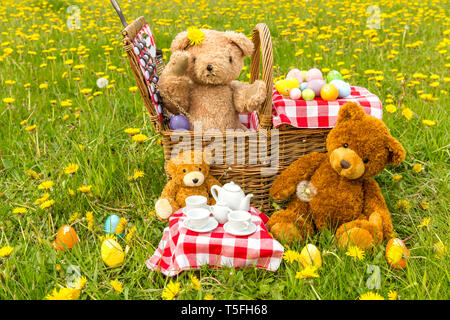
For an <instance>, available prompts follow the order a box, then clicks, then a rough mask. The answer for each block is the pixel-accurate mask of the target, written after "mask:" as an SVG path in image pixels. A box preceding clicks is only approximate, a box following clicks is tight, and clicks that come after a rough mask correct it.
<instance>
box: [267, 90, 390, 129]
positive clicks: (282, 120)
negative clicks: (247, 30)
mask: <svg viewBox="0 0 450 320" xmlns="http://www.w3.org/2000/svg"><path fill="white" fill-rule="evenodd" d="M350 89H351V93H350V96H348V97H347V98H343V99H337V100H334V101H326V100H323V99H322V98H320V97H318V98H315V99H314V100H310V101H306V100H303V99H300V100H292V99H290V98H289V97H283V96H282V95H281V94H280V93H279V92H278V91H277V90H276V89H275V87H274V89H273V94H272V101H273V102H272V105H273V108H272V122H273V126H274V128H277V127H279V126H281V125H282V124H288V125H291V126H293V127H296V128H311V129H313V128H314V129H315V128H332V127H334V126H335V125H336V119H337V115H338V111H339V108H340V107H341V106H342V105H343V104H344V103H346V102H349V101H352V102H357V103H359V104H360V105H361V106H362V107H363V109H364V111H365V112H366V113H367V114H368V115H371V116H374V117H375V118H378V119H382V117H383V109H382V108H383V106H382V103H381V101H380V99H379V98H378V97H377V96H376V95H374V94H373V93H370V92H369V91H368V90H367V89H365V88H362V87H355V86H351V87H350Z"/></svg>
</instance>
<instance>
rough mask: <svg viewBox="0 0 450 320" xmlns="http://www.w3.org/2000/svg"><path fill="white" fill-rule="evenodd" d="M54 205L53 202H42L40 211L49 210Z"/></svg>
mask: <svg viewBox="0 0 450 320" xmlns="http://www.w3.org/2000/svg"><path fill="white" fill-rule="evenodd" d="M54 204H55V200H47V201H44V202H43V203H42V204H41V205H40V206H39V207H40V208H41V209H47V208H50V207H51V206H52V205H54Z"/></svg>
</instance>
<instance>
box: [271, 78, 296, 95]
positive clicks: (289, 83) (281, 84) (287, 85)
mask: <svg viewBox="0 0 450 320" xmlns="http://www.w3.org/2000/svg"><path fill="white" fill-rule="evenodd" d="M299 85H300V84H299V83H298V81H297V79H295V78H288V79H284V80H278V81H277V82H276V83H275V89H277V91H278V92H279V93H280V94H282V95H283V96H289V91H290V90H291V89H293V88H298V86H299Z"/></svg>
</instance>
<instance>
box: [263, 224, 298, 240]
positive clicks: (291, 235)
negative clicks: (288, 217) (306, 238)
mask: <svg viewBox="0 0 450 320" xmlns="http://www.w3.org/2000/svg"><path fill="white" fill-rule="evenodd" d="M270 232H271V233H272V235H273V236H274V237H275V238H276V239H278V240H280V241H285V242H287V243H291V242H293V241H299V240H301V239H302V233H301V231H300V230H299V229H298V228H297V227H296V226H295V224H293V223H291V222H277V223H275V224H274V225H273V226H272V227H271V228H270Z"/></svg>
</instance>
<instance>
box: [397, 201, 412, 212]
mask: <svg viewBox="0 0 450 320" xmlns="http://www.w3.org/2000/svg"><path fill="white" fill-rule="evenodd" d="M395 208H396V209H397V210H404V211H409V209H411V204H410V203H409V201H408V200H406V199H400V200H398V201H397V203H396V204H395Z"/></svg>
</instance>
